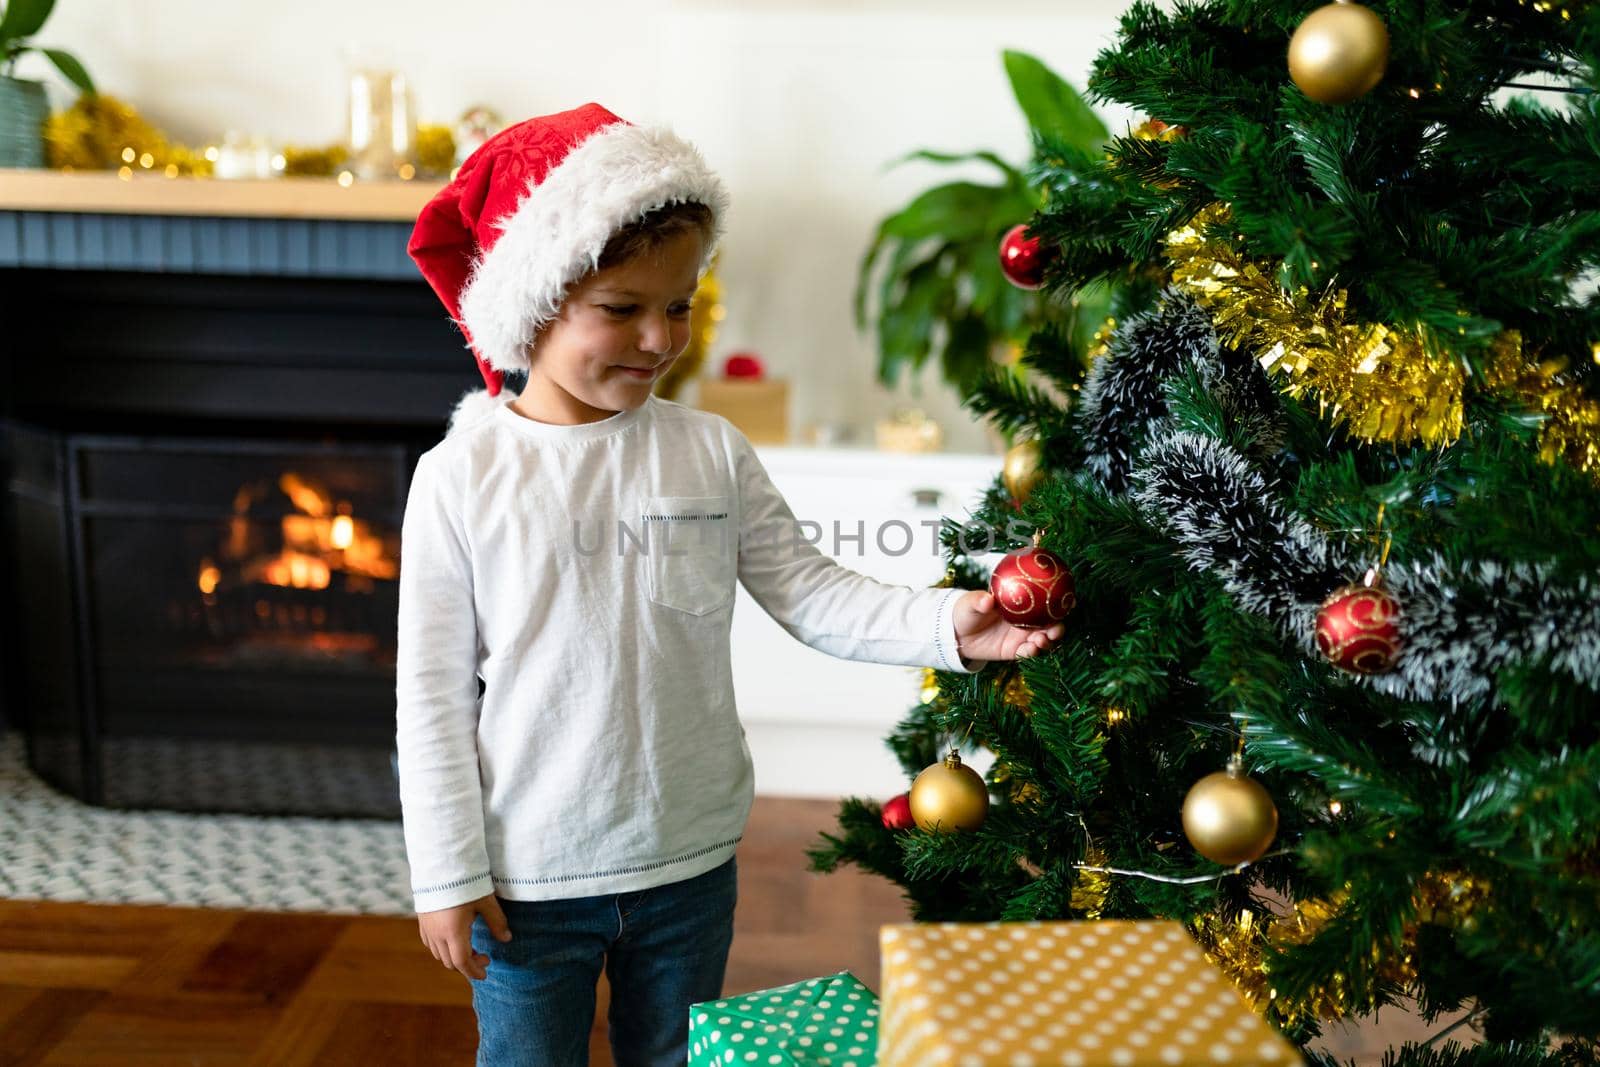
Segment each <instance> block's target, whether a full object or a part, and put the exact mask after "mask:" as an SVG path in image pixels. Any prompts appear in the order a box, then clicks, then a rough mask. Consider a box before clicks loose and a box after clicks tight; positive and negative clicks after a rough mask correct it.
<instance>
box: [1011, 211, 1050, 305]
mask: <svg viewBox="0 0 1600 1067" xmlns="http://www.w3.org/2000/svg"><path fill="white" fill-rule="evenodd" d="M1027 230H1028V226H1027V223H1018V224H1017V225H1015V226H1013V227H1011V229H1009V230H1007V231H1006V235H1005V236H1004V237H1002V238H1000V270H1001V272H1002V273H1004V274H1005V276H1006V280H1007V281H1009V282H1010V283H1011V284H1012V285H1015V286H1016V287H1017V288H1019V289H1037V288H1039V287H1040V286H1041V285H1043V284H1044V263H1045V259H1046V258H1047V256H1046V253H1045V250H1044V245H1043V242H1041V241H1039V240H1038V239H1037V238H1034V237H1029V236H1027Z"/></svg>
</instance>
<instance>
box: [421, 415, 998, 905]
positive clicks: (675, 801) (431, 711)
mask: <svg viewBox="0 0 1600 1067" xmlns="http://www.w3.org/2000/svg"><path fill="white" fill-rule="evenodd" d="M797 530H798V526H797V524H796V522H795V518H794V515H793V513H792V512H791V511H790V509H789V506H788V504H786V503H785V502H784V499H783V497H782V496H781V495H780V494H779V493H778V491H777V489H776V488H774V487H773V485H772V482H771V480H770V479H769V478H768V476H767V472H766V470H765V469H764V468H763V467H762V465H761V462H760V460H759V459H758V458H757V456H756V454H755V450H754V449H753V448H752V447H751V446H750V443H749V441H748V440H746V438H745V437H744V435H743V434H742V433H740V432H739V431H738V430H737V429H736V428H734V426H733V425H732V424H731V423H729V422H728V421H727V420H726V419H724V418H722V417H721V416H718V415H713V414H710V413H707V412H703V411H697V410H695V409H693V408H688V407H685V406H683V405H681V404H677V403H673V402H672V401H668V400H663V399H660V398H657V397H652V398H650V399H649V400H647V401H646V402H645V403H644V404H643V405H641V406H640V407H638V408H636V409H634V410H632V411H623V412H619V413H618V414H616V415H613V416H611V417H610V418H607V419H604V420H602V421H600V422H591V423H582V424H579V425H576V426H556V425H551V424H547V423H541V422H535V421H533V420H531V419H528V418H526V417H524V416H522V415H519V414H517V413H516V412H515V411H513V410H512V409H511V408H510V407H509V406H502V407H500V408H499V409H497V410H496V411H495V412H494V414H492V415H490V416H488V417H486V418H483V419H482V420H480V421H479V422H477V423H475V424H473V425H471V426H468V427H466V428H464V429H459V430H457V431H456V432H455V433H453V434H451V435H450V436H449V437H447V438H446V439H445V440H444V441H442V442H440V443H439V444H438V445H436V446H435V447H434V448H432V449H430V450H429V451H428V452H427V453H425V454H424V455H423V456H422V458H421V459H420V461H419V462H418V464H417V469H416V472H415V475H414V476H413V479H412V483H411V491H410V496H409V499H408V501H407V504H406V512H405V520H404V525H403V527H402V531H401V551H402V561H401V568H400V618H399V644H398V649H397V683H396V701H397V704H396V719H397V747H398V751H399V771H400V800H401V807H402V812H403V816H404V826H405V841H406V853H407V857H408V859H409V862H410V866H411V880H412V881H411V884H412V891H413V893H414V896H415V903H416V909H417V910H418V911H419V912H422V911H435V910H438V909H440V908H447V907H452V906H454V905H457V904H461V903H464V902H466V901H470V900H475V899H477V898H479V897H482V896H486V895H488V894H490V893H494V894H497V895H499V896H501V897H504V898H507V899H512V900H546V899H557V898H566V897H582V896H593V895H598V894H602V893H622V892H629V891H634V890H639V889H644V888H648V887H650V886H655V885H661V884H665V883H668V882H674V881H679V880H681V879H685V878H692V877H693V876H695V875H697V874H701V873H703V872H705V871H708V870H711V869H712V868H714V867H716V866H718V865H719V864H721V863H723V862H725V861H726V860H727V859H728V858H729V857H730V856H731V855H732V854H733V852H734V848H735V846H736V845H737V844H738V842H739V839H740V836H741V835H742V834H743V832H744V827H745V822H746V819H747V818H748V816H749V813H750V804H751V799H752V794H753V780H754V779H753V773H752V767H751V762H750V749H749V746H748V745H747V744H746V743H745V738H744V730H743V728H742V727H741V726H740V724H739V717H738V713H737V710H736V708H735V707H734V696H733V674H732V669H731V666H730V662H729V660H730V657H729V641H728V637H729V632H730V629H731V627H732V625H733V605H734V580H735V579H736V578H737V580H738V581H740V582H742V583H743V584H744V587H745V589H747V590H748V591H749V593H750V595H751V596H752V597H753V598H754V599H755V601H756V603H758V604H760V605H761V607H762V608H763V609H765V610H766V612H767V613H768V614H769V615H771V616H772V617H773V618H774V619H775V620H777V622H778V623H779V624H780V625H782V626H783V627H784V629H786V630H788V631H789V632H790V633H791V634H793V635H794V636H795V637H797V638H799V639H800V640H801V641H804V642H805V643H806V644H808V645H810V646H811V647H813V648H817V649H820V650H822V651H824V652H828V653H830V654H832V655H835V656H841V657H844V658H847V659H854V660H865V661H870V662H876V663H887V664H900V665H905V666H924V667H938V668H941V669H943V670H949V671H960V672H968V671H970V670H974V669H977V667H979V666H981V664H973V665H971V666H969V665H967V664H966V663H964V662H963V661H962V659H961V657H960V656H959V655H958V653H957V650H956V634H955V625H954V621H953V618H952V616H953V606H954V599H955V598H956V597H958V596H960V595H961V592H962V591H961V590H959V589H942V588H931V589H913V588H909V587H906V586H896V585H887V584H884V583H881V582H878V581H875V580H873V579H871V578H868V577H866V576H865V575H862V574H858V573H856V572H855V571H852V570H849V569H847V568H845V567H843V566H840V565H839V564H838V563H836V562H835V561H833V560H832V559H830V558H829V557H828V556H826V555H824V554H823V553H822V552H821V551H820V550H818V549H817V548H816V547H815V546H814V545H812V544H810V543H809V542H808V541H807V540H806V539H805V538H804V537H803V536H801V535H799V534H798V533H797ZM480 676H481V678H482V680H483V691H482V695H481V696H480V695H479V678H480ZM795 684H796V685H799V686H803V685H805V679H804V678H797V679H795Z"/></svg>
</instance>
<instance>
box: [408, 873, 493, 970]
mask: <svg viewBox="0 0 1600 1067" xmlns="http://www.w3.org/2000/svg"><path fill="white" fill-rule="evenodd" d="M476 915H482V916H483V921H484V922H486V923H488V924H489V932H490V933H491V934H493V935H494V936H495V937H496V938H497V939H498V940H500V941H510V940H511V928H510V927H509V926H507V925H506V915H505V912H503V911H501V910H500V902H499V901H498V900H496V899H495V898H494V894H493V893H491V894H489V895H488V896H486V897H479V898H478V899H477V900H469V901H467V903H465V904H457V905H456V906H455V907H453V908H442V909H440V910H439V911H425V912H422V913H421V914H419V915H418V916H417V925H418V926H420V927H421V928H422V943H423V944H424V945H427V946H428V951H429V952H431V953H433V958H434V959H436V960H438V961H439V962H440V963H442V964H444V965H445V967H446V968H448V969H449V970H452V971H460V972H461V973H462V974H464V975H466V976H467V977H468V978H475V979H478V980H479V981H482V980H483V979H484V978H485V977H486V976H487V975H488V973H489V971H488V967H489V957H488V956H485V955H484V954H483V953H481V952H474V951H472V920H473V917H474V916H476Z"/></svg>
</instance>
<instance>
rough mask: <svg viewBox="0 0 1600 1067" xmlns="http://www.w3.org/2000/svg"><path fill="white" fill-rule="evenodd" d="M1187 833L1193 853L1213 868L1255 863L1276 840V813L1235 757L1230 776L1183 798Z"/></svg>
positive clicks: (1201, 784) (1214, 777) (1216, 777)
mask: <svg viewBox="0 0 1600 1067" xmlns="http://www.w3.org/2000/svg"><path fill="white" fill-rule="evenodd" d="M1183 832H1184V834H1185V836H1187V837H1188V838H1189V843H1190V844H1191V845H1193V846H1194V850H1195V851H1196V852H1198V853H1200V855H1202V856H1204V857H1205V858H1206V859H1208V860H1211V861H1212V862H1214V863H1220V864H1222V865H1223V866H1225V867H1233V866H1236V865H1238V864H1240V863H1251V862H1253V861H1255V860H1257V859H1260V858H1261V856H1262V855H1263V854H1264V853H1265V852H1266V851H1267V849H1269V848H1271V847H1272V839H1273V838H1275V837H1277V836H1278V808H1277V806H1276V805H1275V804H1273V803H1272V797H1271V795H1269V794H1268V793H1267V791H1266V790H1265V789H1263V788H1262V787H1261V783H1260V782H1257V781H1256V780H1255V779H1254V778H1249V777H1247V776H1246V775H1245V774H1244V772H1243V769H1242V764H1241V762H1240V760H1239V757H1237V756H1235V757H1233V758H1232V759H1230V760H1229V761H1228V769H1227V770H1225V771H1218V772H1217V773H1215V774H1208V775H1206V776H1205V777H1204V778H1202V779H1200V780H1199V781H1198V782H1196V783H1195V784H1194V785H1193V786H1192V787H1191V788H1190V790H1189V795H1188V796H1186V797H1184V798H1183Z"/></svg>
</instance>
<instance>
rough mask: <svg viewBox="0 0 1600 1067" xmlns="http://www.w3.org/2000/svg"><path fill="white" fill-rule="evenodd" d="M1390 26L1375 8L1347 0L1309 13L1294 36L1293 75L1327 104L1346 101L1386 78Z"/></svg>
mask: <svg viewBox="0 0 1600 1067" xmlns="http://www.w3.org/2000/svg"><path fill="white" fill-rule="evenodd" d="M1388 63H1389V31H1388V30H1387V29H1385V28H1384V25H1383V20H1382V19H1380V18H1379V17H1378V16H1377V15H1375V14H1373V13H1372V9H1371V8H1366V7H1362V6H1361V5H1360V4H1352V3H1346V2H1342V0H1341V2H1340V3H1334V4H1329V5H1327V6H1326V7H1319V8H1317V10H1315V11H1313V12H1312V13H1311V14H1309V15H1307V16H1306V17H1305V19H1304V20H1303V21H1302V22H1301V23H1300V25H1299V27H1297V28H1296V29H1295V31H1294V36H1293V37H1291V38H1289V77H1291V78H1293V79H1294V83H1295V84H1296V85H1298V86H1299V87H1300V91H1301V92H1303V93H1305V94H1306V95H1307V96H1309V97H1310V98H1311V99H1313V100H1316V101H1318V102H1319V103H1323V104H1344V103H1348V102H1349V101H1351V100H1354V99H1355V98H1356V97H1358V96H1362V95H1364V94H1365V93H1367V92H1368V91H1370V90H1371V89H1372V87H1373V86H1375V85H1377V84H1378V83H1379V82H1380V81H1382V80H1383V71H1384V68H1385V67H1386V66H1387V65H1388Z"/></svg>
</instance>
